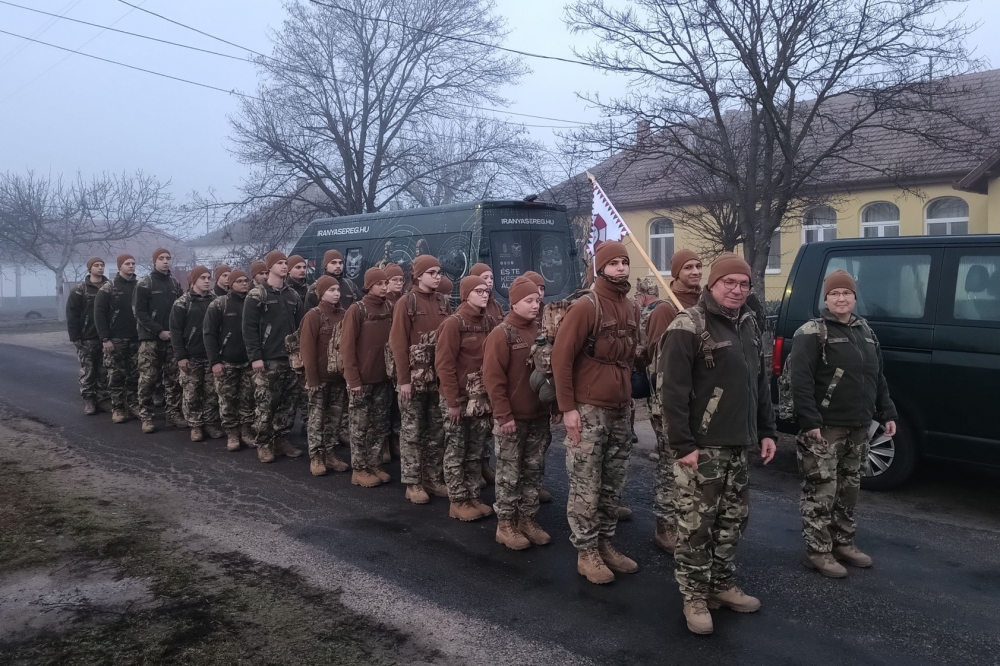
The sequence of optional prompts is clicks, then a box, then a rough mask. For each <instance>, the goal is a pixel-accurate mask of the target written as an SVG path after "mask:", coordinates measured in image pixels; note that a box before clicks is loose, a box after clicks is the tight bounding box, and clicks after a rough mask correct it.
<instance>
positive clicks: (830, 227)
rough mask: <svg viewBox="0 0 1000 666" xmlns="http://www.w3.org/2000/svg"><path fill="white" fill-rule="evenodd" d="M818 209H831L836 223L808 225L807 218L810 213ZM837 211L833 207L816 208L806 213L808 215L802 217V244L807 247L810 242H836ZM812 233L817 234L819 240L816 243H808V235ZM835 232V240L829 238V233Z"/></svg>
mask: <svg viewBox="0 0 1000 666" xmlns="http://www.w3.org/2000/svg"><path fill="white" fill-rule="evenodd" d="M817 208H829V209H830V210H832V211H833V215H834V221H833V222H830V223H827V224H806V218H807V217H808V215H809V213H811V212H812V211H814V210H816V209H817ZM836 216H837V211H836V210H834V209H833V207H832V206H814V207H813V208H811V209H809V210H808V211H806V214H805V215H803V216H802V244H803V245H805V244H806V243H808V242H815V243H820V242H822V241H825V240H835V239H836V237H837V218H836ZM810 231H816V232H817V236H818V237H817V238H816V240H815V241H807V240H806V234H808V232H810ZM828 231H833V238H827V237H826V235H827V232H828Z"/></svg>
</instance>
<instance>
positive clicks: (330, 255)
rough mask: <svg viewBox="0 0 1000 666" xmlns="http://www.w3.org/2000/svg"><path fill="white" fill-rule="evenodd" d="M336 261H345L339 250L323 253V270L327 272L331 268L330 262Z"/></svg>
mask: <svg viewBox="0 0 1000 666" xmlns="http://www.w3.org/2000/svg"><path fill="white" fill-rule="evenodd" d="M334 259H340V260H341V261H343V260H344V255H342V254H341V253H340V252H339V251H337V250H327V251H326V252H324V253H323V270H326V267H327V266H329V265H330V262H331V261H333V260H334Z"/></svg>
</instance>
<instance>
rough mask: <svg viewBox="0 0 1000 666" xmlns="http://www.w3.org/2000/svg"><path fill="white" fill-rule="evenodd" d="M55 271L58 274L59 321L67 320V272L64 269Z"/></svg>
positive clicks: (57, 313) (57, 307)
mask: <svg viewBox="0 0 1000 666" xmlns="http://www.w3.org/2000/svg"><path fill="white" fill-rule="evenodd" d="M53 272H54V273H55V274H56V316H57V317H59V321H66V274H65V272H64V271H63V270H58V271H53Z"/></svg>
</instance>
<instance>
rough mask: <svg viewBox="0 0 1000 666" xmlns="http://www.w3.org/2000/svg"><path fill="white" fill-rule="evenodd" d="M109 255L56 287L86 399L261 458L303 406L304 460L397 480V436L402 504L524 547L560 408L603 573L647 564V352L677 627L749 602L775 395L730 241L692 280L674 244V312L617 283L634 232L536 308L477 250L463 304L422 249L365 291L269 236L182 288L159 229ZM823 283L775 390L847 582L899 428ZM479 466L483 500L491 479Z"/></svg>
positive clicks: (625, 275) (823, 554)
mask: <svg viewBox="0 0 1000 666" xmlns="http://www.w3.org/2000/svg"><path fill="white" fill-rule="evenodd" d="M117 263H118V274H117V276H116V277H115V279H114V280H111V281H109V280H107V279H105V278H104V262H103V261H102V260H101V259H99V258H93V259H91V260H90V261H89V262H88V264H87V269H88V276H87V278H86V279H85V280H84V281H83V282H82V283H81V284H80V286H79V287H78V288H76V289H74V291H73V292H72V293H71V295H70V296H69V299H68V302H67V320H68V326H69V334H70V339H71V340H72V341H73V343H74V344H75V345H76V347H77V350H78V353H79V358H80V366H81V370H80V391H81V394H82V396H83V399H84V401H85V404H86V406H85V410H86V412H87V413H88V414H96V413H97V412H99V411H102V410H109V411H111V413H112V419H113V421H114V422H115V423H126V422H127V421H129V420H130V419H131V418H132V417H135V418H137V419H139V421H140V422H141V427H142V432H144V433H153V432H155V431H156V429H157V421H156V418H155V417H156V414H157V413H158V412H157V411H156V410H157V405H162V406H163V407H164V411H165V422H166V425H167V426H168V427H171V426H172V427H176V428H190V434H191V439H192V440H193V441H202V440H204V439H205V438H206V437H207V438H209V439H216V438H222V437H226V438H227V443H226V446H227V448H228V449H229V450H230V451H239V450H240V449H241V448H243V447H244V446H247V447H252V448H256V452H257V457H258V459H259V460H260V461H261V462H263V463H270V462H273V461H274V460H275V458H276V457H277V456H287V457H290V458H296V457H299V456H300V455H302V451H300V450H299V449H297V448H296V447H294V446H293V445H292V444H291V443H290V442H289V440H288V435H289V433H290V432H291V430H292V428H293V424H294V421H295V417H296V414H301V417H302V422H303V424H304V426H305V430H306V436H307V442H308V454H309V468H310V471H311V472H312V474H313V475H316V476H323V475H326V474H327V473H328V472H331V471H332V472H347V471H348V470H350V471H351V482H352V483H353V484H355V485H358V486H361V487H365V488H370V487H374V486H378V485H381V484H385V483H390V482H391V481H392V478H391V476H390V474H389V472H387V471H386V469H385V465H386V463H388V462H390V461H391V459H392V457H393V456H394V455H396V456H398V457H399V458H400V469H401V478H400V481H401V483H402V485H403V486H404V487H405V498H406V499H407V500H409V501H410V502H412V503H414V504H428V503H430V502H431V497H432V496H434V497H440V498H446V499H447V500H448V502H449V516H451V517H452V518H456V519H458V520H461V521H473V520H479V519H483V518H486V517H488V516H492V515H493V514H495V515H496V518H497V529H496V540H497V542H498V543H500V544H503V545H504V546H506V547H508V548H511V549H514V550H523V549H526V548H529V547H531V546H532V545H536V546H542V545H545V544H547V543H549V542H550V540H551V538H550V536H549V534H548V533H546V531H545V530H544V529H543V528H542V527H541V526H540V525H539V524H538V522H537V521H536V519H535V518H536V515H537V512H538V508H539V502H541V501H546V500H551V495H549V493H547V492H546V491H545V489H544V488H543V487H542V479H543V476H544V472H545V453H546V451H547V449H548V447H549V445H550V443H551V441H552V434H551V426H552V425H553V424H558V423H560V422H561V423H563V425H564V426H565V429H566V440H565V448H566V467H567V471H568V474H569V497H568V501H567V505H566V516H567V520H568V523H569V527H570V532H571V536H570V539H571V541H572V543H573V545H574V546H575V547H576V549H577V551H578V556H577V571H578V572H579V573H580V574H581V575H583V576H585V577H586V578H587V580H589V581H590V582H592V583H595V584H604V583H610V582H612V581H614V580H615V577H616V575H620V574H632V573H635V572H637V571H638V569H639V566H638V564H637V563H636V562H635V561H634V560H632V559H631V558H629V557H628V556H626V555H624V554H623V553H621V552H620V551H619V550H618V549H617V548H616V547H615V546H614V544H613V539H614V536H615V530H616V527H617V524H618V521H619V519H620V518H622V517H624V516H626V515H627V514H628V513H629V511H628V510H627V509H626V508H624V507H622V506H621V497H622V491H623V489H624V486H625V482H626V476H627V471H628V465H629V459H630V457H631V452H632V442H633V436H634V433H633V425H632V424H633V420H634V413H633V411H632V408H633V400H632V375H633V373H634V372H635V371H636V370H637V369H638V370H640V371H642V372H646V373H647V374H648V378H649V380H650V384H651V386H652V391H651V397H650V399H649V408H650V414H651V419H652V425H653V428H654V431H655V432H656V454H655V456H654V457H655V458H656V459H657V465H656V481H655V492H654V506H653V510H654V514H655V516H656V531H655V534H654V539H655V542H656V543H657V545H659V546H660V547H661V548H662V549H663V550H665V551H666V552H668V553H670V554H672V556H673V557H674V560H675V563H676V579H677V581H678V583H679V585H680V591H681V596H682V598H683V608H684V616H685V619H686V622H687V626H688V628H689V629H690V630H691V631H693V632H695V633H699V634H708V633H711V632H712V631H713V624H712V615H711V611H712V610H714V609H717V608H720V607H726V608H729V609H732V610H735V611H738V612H753V611H756V610H757V609H758V608H760V601H759V600H758V599H756V598H755V597H753V596H750V595H748V594H746V593H744V592H743V591H742V590H741V589H740V588H739V587H738V586H737V585H736V583H735V578H734V573H735V556H736V550H737V547H738V545H739V541H740V537H741V535H742V534H743V531H744V529H745V526H746V523H747V517H748V514H749V486H748V470H749V467H748V454H749V452H750V451H751V450H753V451H759V453H760V455H761V456H762V457H763V460H764V463H765V464H766V463H767V462H769V461H770V460H771V459H772V457H773V456H774V453H775V414H774V409H773V407H772V402H771V394H770V393H771V392H770V387H769V378H768V374H767V371H766V367H765V365H764V363H763V360H762V359H763V355H762V350H761V331H760V330H759V327H758V324H757V318H756V316H755V313H754V310H753V309H752V308H751V307H750V306H748V305H747V300H748V297H750V295H751V284H750V277H751V271H750V267H749V265H748V264H747V263H746V262H745V261H744V260H743V259H741V258H740V257H738V256H735V255H732V254H724V255H722V256H721V257H719V258H718V259H717V260H716V261H715V262H714V263H713V264H712V266H711V268H710V270H709V272H708V279H707V282H706V283H705V285H704V286H702V281H703V280H702V278H703V268H702V262H701V260H700V258H699V257H698V256H697V255H696V254H695V253H693V252H691V251H689V250H682V251H680V252H677V253H676V254H675V255H674V257H673V260H672V262H671V275H672V278H673V279H672V283H671V288H672V291H674V293H675V295H676V296H677V297H678V298H679V300H680V302H681V304H682V305H683V306H684V307H685V308H686V309H683V310H678V308H677V307H675V306H674V305H673V304H672V302H671V301H670V300H661V299H660V298H659V294H658V290H657V287H656V285H655V283H653V282H652V280H649V279H644V280H641V281H640V282H639V284H638V285H637V290H636V297H635V298H632V297H630V296H629V293H630V291H631V288H632V286H631V284H630V282H629V273H630V264H629V258H628V252H627V251H626V249H625V247H624V246H623V245H622V244H621V243H618V242H607V243H603V244H601V245H599V246H598V248H597V250H596V254H595V257H594V266H595V268H596V276H595V277H594V279H593V283H592V284H591V285H590V287H589V288H588V289H585V290H581V291H579V292H577V293H576V294H574V295H573V296H572V297H571V298H569V299H567V300H565V301H557V302H550V303H548V304H545V303H544V302H543V298H544V296H545V284H546V283H545V279H544V277H542V276H541V275H539V274H537V273H532V272H529V273H526V274H525V275H522V276H520V277H518V278H517V279H516V280H515V281H514V282H513V283H512V284H511V285H510V287H509V291H508V293H509V303H510V311H509V312H507V313H506V315H505V314H504V312H503V311H502V309H501V307H500V305H499V304H498V303H497V302H496V301H495V300H494V289H493V272H492V270H491V268H490V267H489V266H487V265H485V264H476V265H475V266H473V267H472V269H471V271H470V274H469V275H468V276H466V277H464V278H462V279H461V281H460V284H459V294H460V298H461V303H460V304H459V306H458V307H457V309H454V310H453V309H452V303H451V298H450V296H451V294H452V289H453V285H452V284H451V283H450V281H449V280H448V278H447V277H446V276H444V275H443V274H442V271H441V265H440V263H439V262H438V260H437V259H436V258H434V257H433V256H430V255H420V256H418V257H416V258H415V259H414V260H413V261H412V263H411V264H410V265H408V266H406V271H404V269H403V267H400V266H397V265H395V264H389V265H388V266H385V267H384V268H371V269H369V270H368V271H366V272H365V274H364V286H363V289H359V288H358V287H357V285H356V284H355V283H354V281H353V280H351V279H349V278H347V277H345V276H344V274H343V271H344V261H343V256H342V255H341V254H340V252H338V251H337V250H330V251H328V252H327V253H326V254H325V256H324V257H323V268H324V270H325V273H324V275H322V276H321V277H320V278H319V279H317V280H316V281H315V282H313V283H312V284H311V285H310V284H307V283H306V270H307V269H306V262H305V260H304V259H303V258H302V257H299V256H292V257H288V258H286V257H285V255H284V254H283V253H281V252H278V251H274V252H271V253H269V254H268V255H267V256H266V257H265V259H264V260H263V261H258V262H255V263H254V264H253V265H252V266H251V268H250V271H249V274H247V273H246V272H244V271H242V270H238V269H237V270H231V269H230V268H229V267H227V266H219V267H218V268H216V269H215V271H214V275H213V273H212V272H211V271H209V269H208V268H205V267H203V266H198V267H196V268H194V269H193V270H192V271H191V272H190V273H189V275H188V289H187V290H186V291H185V290H183V289H182V288H181V285H180V284H179V283H178V281H177V280H176V279H175V278H174V277H173V276H172V275H171V272H170V266H171V255H170V252H169V251H168V250H166V249H164V248H159V249H157V250H156V251H155V252H154V254H153V265H154V269H153V271H152V272H151V273H150V274H149V275H147V276H145V277H143V278H142V279H137V277H136V275H135V267H136V262H135V259H134V258H133V257H132V256H131V255H128V254H125V255H121V256H119V257H118V261H117ZM213 277H214V285H213ZM823 293H824V299H825V305H826V308H825V309H823V311H822V317H819V318H817V319H814V320H811V321H809V322H807V323H806V324H805V325H804V326H803V327H802V328H801V329H800V330H799V331H798V332H797V333H796V335H795V339H794V343H793V346H792V352H791V355H790V357H789V360H788V367H786V371H785V373H784V374H783V377H786V378H788V381H786V382H784V383H783V384H782V385H781V389H780V391H779V393H780V394H781V395H780V400H779V403H780V404H781V406H782V408H783V409H787V410H788V412H789V414H790V415H791V416H792V417H794V418H795V419H796V420H797V422H798V424H799V426H800V428H801V431H800V434H799V436H798V438H797V440H796V441H797V456H798V462H799V469H800V472H801V475H802V477H803V484H802V503H801V512H802V530H803V536H804V539H805V544H806V552H805V556H804V559H803V562H804V564H805V565H806V566H808V567H810V568H811V569H815V570H816V571H818V572H819V573H821V574H823V575H825V576H829V577H835V578H837V577H844V576H846V575H847V569H846V568H845V567H844V566H843V563H847V564H850V565H853V566H858V567H868V566H871V563H872V561H871V558H870V557H869V556H867V555H865V554H864V553H863V552H861V551H860V550H859V549H858V548H857V547H856V546H855V544H854V539H855V523H854V506H855V504H856V502H857V498H858V488H859V481H860V475H861V469H862V466H863V465H864V464H865V462H866V460H867V447H868V429H869V426H870V424H871V423H872V421H873V419H874V420H879V421H881V422H882V423H884V424H885V429H886V433H887V434H888V435H889V436H892V435H893V434H894V432H895V419H896V413H895V408H894V406H893V403H892V401H891V399H890V398H889V395H888V390H887V387H886V383H885V379H884V377H883V375H882V358H881V351H880V349H879V345H878V340H877V338H876V337H875V335H874V333H873V332H872V331H871V329H870V327H869V326H868V325H867V323H866V322H865V321H864V319H861V318H859V317H857V316H855V315H854V314H853V311H854V307H855V301H856V293H857V287H856V285H855V282H854V280H853V278H852V277H851V276H850V275H848V274H847V273H845V272H843V271H837V272H834V273H832V274H831V275H830V276H828V277H827V279H826V282H825V283H824V289H823ZM161 422H162V421H161ZM339 444H346V445H348V446H349V449H350V460H349V462H348V461H345V460H341V459H340V458H339V457H338V456H337V453H336V447H337V446H338V445H339ZM491 455H492V456H495V459H496V469H495V471H494V469H493V468H492V467H491V466H490V460H491ZM490 483H494V484H495V487H496V488H495V490H496V493H495V498H496V499H495V502H494V504H493V506H492V507H491V506H488V505H487V504H485V503H484V502H483V501H482V499H481V489H482V488H483V487H484V486H486V485H487V484H490Z"/></svg>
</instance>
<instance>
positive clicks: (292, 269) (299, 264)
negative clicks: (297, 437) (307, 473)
mask: <svg viewBox="0 0 1000 666" xmlns="http://www.w3.org/2000/svg"><path fill="white" fill-rule="evenodd" d="M306 270H307V266H306V260H305V259H303V258H302V257H301V256H299V255H297V254H293V255H292V256H290V257H288V275H287V276H286V277H285V284H287V285H288V286H289V287H291V288H292V291H294V292H295V293H296V294H298V295H299V299H300V300H301V301H302V303H303V304H305V302H306V295H307V293H308V292H309V285H308V284H306ZM310 309H312V308H304V309H303V312H302V315H303V316H305V313H306V312H307V311H308V310H310ZM295 376H296V377H298V379H299V399H298V403H297V404H296V405H295V412H296V414H298V415H299V420H300V421H301V423H302V434H303V435H304V434H306V421H308V419H309V413H308V407H309V396H308V395H307V394H306V373H305V372H304V371H303V370H302V368H295Z"/></svg>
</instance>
